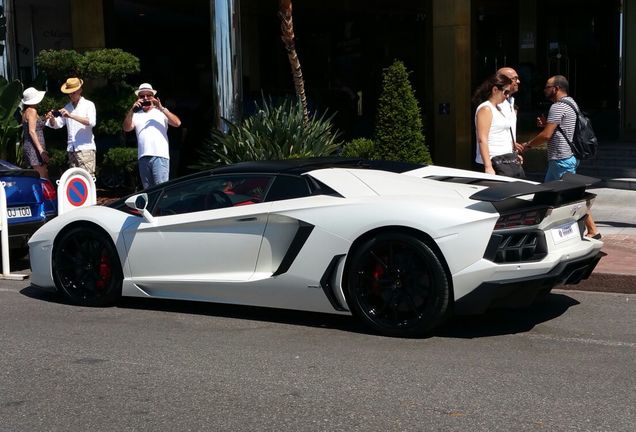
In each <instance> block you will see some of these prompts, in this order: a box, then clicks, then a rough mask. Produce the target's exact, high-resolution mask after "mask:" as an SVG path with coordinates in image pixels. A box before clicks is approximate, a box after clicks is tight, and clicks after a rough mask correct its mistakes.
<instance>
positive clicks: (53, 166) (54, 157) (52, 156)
mask: <svg viewBox="0 0 636 432" xmlns="http://www.w3.org/2000/svg"><path fill="white" fill-rule="evenodd" d="M46 151H47V152H48V153H49V164H48V169H49V178H51V179H59V178H60V177H62V174H64V171H66V170H67V169H69V164H68V154H67V152H66V149H64V150H60V149H56V148H50V147H48V146H47V147H46Z"/></svg>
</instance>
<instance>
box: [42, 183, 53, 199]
mask: <svg viewBox="0 0 636 432" xmlns="http://www.w3.org/2000/svg"><path fill="white" fill-rule="evenodd" d="M42 194H43V195H44V199H45V200H49V201H55V200H56V199H57V192H56V191H55V187H53V183H51V181H50V180H46V179H42Z"/></svg>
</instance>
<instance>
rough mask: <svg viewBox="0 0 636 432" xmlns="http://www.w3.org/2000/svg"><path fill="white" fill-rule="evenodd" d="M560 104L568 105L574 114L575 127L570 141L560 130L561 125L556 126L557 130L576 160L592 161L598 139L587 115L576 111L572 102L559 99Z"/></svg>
mask: <svg viewBox="0 0 636 432" xmlns="http://www.w3.org/2000/svg"><path fill="white" fill-rule="evenodd" d="M560 102H563V103H565V104H566V105H568V106H569V107H570V108H572V110H574V113H575V114H576V125H575V126H574V135H573V136H572V141H570V140H569V139H568V137H567V135H566V134H565V132H564V131H563V129H561V125H559V126H557V130H558V131H559V132H561V135H563V137H564V138H565V140H566V141H567V142H568V144H570V148H571V149H572V153H574V156H575V157H576V158H577V159H580V160H583V159H592V158H593V157H594V156H596V151H597V150H598V139H597V138H596V134H595V133H594V129H592V121H591V120H590V118H589V117H588V116H587V114H585V113H584V112H582V111H580V110H578V109H577V108H576V106H575V105H574V104H573V103H572V102H570V101H568V100H565V99H561V100H560Z"/></svg>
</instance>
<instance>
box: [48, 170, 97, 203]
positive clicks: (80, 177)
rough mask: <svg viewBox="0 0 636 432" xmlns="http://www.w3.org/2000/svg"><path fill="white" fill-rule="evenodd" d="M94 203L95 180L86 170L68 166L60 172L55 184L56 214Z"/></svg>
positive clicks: (95, 199)
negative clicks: (60, 175) (58, 179)
mask: <svg viewBox="0 0 636 432" xmlns="http://www.w3.org/2000/svg"><path fill="white" fill-rule="evenodd" d="M96 203H97V191H96V189H95V181H94V180H93V177H92V176H91V175H90V174H89V173H88V171H86V170H85V169H83V168H70V169H68V170H66V172H64V174H62V177H61V178H60V181H59V182H58V185H57V212H58V214H62V213H66V212H67V211H69V210H74V209H77V208H80V207H85V206H90V205H95V204H96Z"/></svg>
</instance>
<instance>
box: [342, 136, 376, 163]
mask: <svg viewBox="0 0 636 432" xmlns="http://www.w3.org/2000/svg"><path fill="white" fill-rule="evenodd" d="M341 156H342V157H346V158H363V159H373V158H374V157H375V143H374V142H373V140H372V139H369V138H355V139H353V140H351V141H350V142H348V143H346V144H345V146H344V148H343V149H342V154H341Z"/></svg>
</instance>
